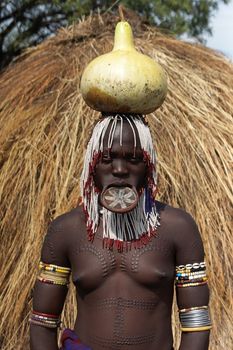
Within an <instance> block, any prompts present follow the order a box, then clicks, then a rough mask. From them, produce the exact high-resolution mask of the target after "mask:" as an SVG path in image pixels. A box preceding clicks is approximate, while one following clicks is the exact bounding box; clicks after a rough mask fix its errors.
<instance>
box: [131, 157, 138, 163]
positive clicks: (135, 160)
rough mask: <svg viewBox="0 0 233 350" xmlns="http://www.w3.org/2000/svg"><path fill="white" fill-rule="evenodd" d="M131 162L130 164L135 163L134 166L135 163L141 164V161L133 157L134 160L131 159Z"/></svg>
mask: <svg viewBox="0 0 233 350" xmlns="http://www.w3.org/2000/svg"><path fill="white" fill-rule="evenodd" d="M129 161H130V163H133V164H134V163H135V164H136V163H139V162H140V159H139V158H134V157H132V158H130V159H129Z"/></svg>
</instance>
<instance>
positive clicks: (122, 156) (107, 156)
mask: <svg viewBox="0 0 233 350" xmlns="http://www.w3.org/2000/svg"><path fill="white" fill-rule="evenodd" d="M110 127H111V125H110V126H109V127H108V130H107V132H106V134H105V137H104V150H103V155H102V158H101V159H100V160H99V162H98V163H97V165H96V167H95V172H94V175H93V177H94V182H95V185H96V187H97V188H98V189H99V190H100V191H102V190H103V189H105V188H107V187H110V186H129V187H135V188H136V189H137V190H138V191H139V190H140V189H141V188H142V187H144V186H145V184H146V173H147V167H146V164H145V162H144V161H143V152H142V149H141V146H140V141H139V137H138V134H137V130H136V129H135V133H136V140H137V147H136V150H135V152H134V136H133V131H132V129H131V127H130V125H129V124H128V123H127V122H124V123H123V133H122V134H123V135H122V136H123V137H122V146H121V145H120V130H121V128H120V123H117V127H116V130H115V134H114V137H113V144H112V148H111V150H110V151H108V148H107V141H108V136H109V131H110Z"/></svg>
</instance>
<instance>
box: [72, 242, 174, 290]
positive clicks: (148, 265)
mask: <svg viewBox="0 0 233 350" xmlns="http://www.w3.org/2000/svg"><path fill="white" fill-rule="evenodd" d="M71 262H72V279H73V282H74V284H75V285H76V286H77V287H79V288H81V289H83V290H88V291H90V290H94V289H97V288H99V287H101V286H102V285H103V284H106V283H108V281H111V284H112V285H115V286H117V285H119V283H120V282H121V281H122V280H124V281H127V280H128V281H131V282H134V283H136V284H138V285H142V286H147V287H149V288H153V289H154V288H159V287H160V286H162V285H163V284H167V283H168V282H169V281H170V282H172V281H173V279H174V269H175V268H174V253H173V249H172V247H171V246H169V244H168V242H166V241H165V240H163V239H161V238H158V237H155V238H153V240H151V242H150V243H149V244H148V245H145V246H143V247H141V248H140V249H132V250H129V251H127V252H121V253H120V252H118V251H115V250H109V249H105V248H103V247H102V240H101V239H98V237H97V238H96V239H95V241H94V242H93V243H90V242H88V241H87V240H86V239H85V238H83V239H81V240H80V242H79V245H78V246H77V247H75V249H74V250H73V254H72V261H71Z"/></svg>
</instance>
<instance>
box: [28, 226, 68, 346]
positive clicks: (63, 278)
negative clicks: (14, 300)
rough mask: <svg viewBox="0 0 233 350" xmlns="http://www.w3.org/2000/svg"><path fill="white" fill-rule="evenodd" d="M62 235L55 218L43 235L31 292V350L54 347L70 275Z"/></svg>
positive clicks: (56, 343) (56, 344)
mask: <svg viewBox="0 0 233 350" xmlns="http://www.w3.org/2000/svg"><path fill="white" fill-rule="evenodd" d="M64 236H65V235H64V234H63V232H62V228H61V225H60V223H59V220H57V221H56V220H55V222H53V223H52V224H51V225H50V227H49V230H48V233H47V235H46V237H45V241H44V244H43V248H42V254H41V261H42V262H43V263H42V264H41V265H40V272H39V274H38V278H37V281H36V283H35V288H34V291H33V311H32V314H31V317H30V348H31V350H45V349H49V350H58V342H57V329H58V326H59V320H60V315H61V312H62V309H63V305H64V302H65V298H66V295H67V291H68V288H67V284H68V281H69V274H70V264H69V260H68V258H67V246H66V243H65V240H64Z"/></svg>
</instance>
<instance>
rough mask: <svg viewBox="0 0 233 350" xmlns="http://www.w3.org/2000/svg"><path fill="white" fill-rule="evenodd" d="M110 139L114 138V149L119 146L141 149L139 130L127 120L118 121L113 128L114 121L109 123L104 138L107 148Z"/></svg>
mask: <svg viewBox="0 0 233 350" xmlns="http://www.w3.org/2000/svg"><path fill="white" fill-rule="evenodd" d="M110 139H112V147H111V149H112V150H113V149H115V148H118V147H119V146H120V147H124V149H127V148H128V149H130V150H131V149H135V148H136V149H141V144H140V139H139V135H138V131H137V129H136V127H135V126H134V125H133V124H131V125H130V124H129V123H128V122H127V121H124V122H123V123H121V122H120V121H118V122H117V124H116V128H115V129H113V128H112V123H110V124H109V126H108V128H107V130H106V132H105V135H104V140H103V141H104V142H103V146H104V148H105V149H106V148H108V145H109V141H110ZM135 146H136V147H135Z"/></svg>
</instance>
